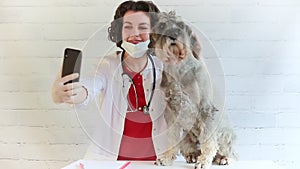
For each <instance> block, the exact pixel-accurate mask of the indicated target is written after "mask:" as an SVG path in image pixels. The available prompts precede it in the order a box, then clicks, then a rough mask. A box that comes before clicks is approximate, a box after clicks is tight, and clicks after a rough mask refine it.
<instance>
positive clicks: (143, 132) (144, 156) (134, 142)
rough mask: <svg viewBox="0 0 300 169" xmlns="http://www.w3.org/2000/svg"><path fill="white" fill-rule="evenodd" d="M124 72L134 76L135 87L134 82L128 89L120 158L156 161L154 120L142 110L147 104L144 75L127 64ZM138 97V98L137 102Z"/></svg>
mask: <svg viewBox="0 0 300 169" xmlns="http://www.w3.org/2000/svg"><path fill="white" fill-rule="evenodd" d="M124 72H125V73H127V74H128V75H129V76H130V77H132V79H133V82H134V84H135V87H134V85H133V84H132V85H131V86H130V88H129V91H128V97H127V99H128V104H129V105H128V112H127V113H126V118H125V124H124V125H125V126H124V131H123V136H122V141H121V146H120V150H119V156H118V160H149V161H150V160H151V161H154V160H156V154H155V150H154V145H153V141H152V121H151V118H150V115H145V114H144V113H143V111H142V107H143V106H145V105H147V103H146V99H145V93H144V87H143V76H142V75H141V74H140V73H136V72H132V71H130V70H129V69H128V68H127V67H126V66H125V65H124ZM136 97H137V98H138V100H137V102H136ZM136 103H137V104H138V105H136ZM130 107H131V108H130ZM132 110H133V111H134V112H132Z"/></svg>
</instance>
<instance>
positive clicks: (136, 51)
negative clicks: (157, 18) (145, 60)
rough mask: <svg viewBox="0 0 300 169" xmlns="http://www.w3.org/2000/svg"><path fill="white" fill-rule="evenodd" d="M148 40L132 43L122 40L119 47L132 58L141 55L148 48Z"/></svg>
mask: <svg viewBox="0 0 300 169" xmlns="http://www.w3.org/2000/svg"><path fill="white" fill-rule="evenodd" d="M149 43H150V40H149V39H148V40H146V41H145V42H140V43H138V44H132V43H129V42H126V41H125V40H123V42H122V45H121V47H122V48H123V49H124V50H125V51H126V52H127V53H128V54H129V55H130V56H131V57H133V58H140V57H142V56H143V55H144V54H145V53H146V51H147V50H148V45H149Z"/></svg>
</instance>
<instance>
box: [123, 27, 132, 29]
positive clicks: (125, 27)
mask: <svg viewBox="0 0 300 169" xmlns="http://www.w3.org/2000/svg"><path fill="white" fill-rule="evenodd" d="M131 28H132V26H124V29H131Z"/></svg>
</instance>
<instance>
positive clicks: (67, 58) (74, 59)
mask: <svg viewBox="0 0 300 169" xmlns="http://www.w3.org/2000/svg"><path fill="white" fill-rule="evenodd" d="M81 60H82V52H81V51H80V50H77V49H72V48H66V49H65V51H64V60H63V67H62V74H61V77H64V76H66V75H69V74H72V73H78V74H79V76H78V78H76V79H74V80H70V81H68V82H66V83H65V84H67V83H73V82H78V81H79V77H80V68H81Z"/></svg>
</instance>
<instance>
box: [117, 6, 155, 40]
mask: <svg viewBox="0 0 300 169" xmlns="http://www.w3.org/2000/svg"><path fill="white" fill-rule="evenodd" d="M150 23H151V22H150V18H149V16H148V15H147V14H146V13H145V12H141V11H139V12H136V11H127V12H126V13H125V15H124V17H123V27H122V39H123V40H125V41H127V42H130V43H133V44H137V43H139V42H144V41H146V40H148V39H149V37H150V36H149V33H150V29H151V24H150Z"/></svg>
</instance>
